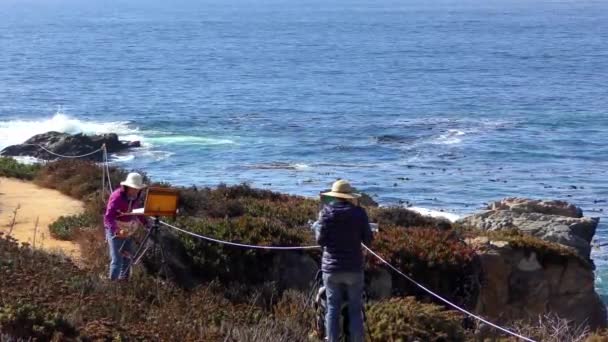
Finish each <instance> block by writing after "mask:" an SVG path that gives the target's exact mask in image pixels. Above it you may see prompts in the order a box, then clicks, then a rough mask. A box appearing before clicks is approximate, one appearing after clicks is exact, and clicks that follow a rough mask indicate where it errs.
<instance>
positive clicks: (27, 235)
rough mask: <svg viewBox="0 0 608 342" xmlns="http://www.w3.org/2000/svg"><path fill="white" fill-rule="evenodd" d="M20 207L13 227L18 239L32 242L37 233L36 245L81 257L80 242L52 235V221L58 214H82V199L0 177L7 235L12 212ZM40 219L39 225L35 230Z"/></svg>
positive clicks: (1, 222) (1, 218)
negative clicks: (60, 238) (50, 228)
mask: <svg viewBox="0 0 608 342" xmlns="http://www.w3.org/2000/svg"><path fill="white" fill-rule="evenodd" d="M17 207H19V209H18V210H17V216H16V220H15V225H14V227H13V230H12V236H13V237H14V238H15V239H17V240H18V241H21V242H27V243H29V244H31V245H33V244H34V233H35V232H36V234H35V235H36V240H35V244H36V246H35V247H36V248H43V249H45V250H49V251H58V250H59V251H61V252H63V253H64V254H66V255H68V256H70V257H71V258H73V259H74V260H78V259H79V258H80V249H79V248H78V245H76V244H75V243H73V242H70V241H60V240H56V239H53V238H52V237H51V235H50V233H49V224H51V223H53V222H54V221H55V220H56V219H57V218H59V216H62V215H63V216H65V215H73V214H78V213H81V212H82V211H83V204H82V202H80V201H77V200H75V199H72V198H70V197H68V196H65V195H63V194H61V193H60V192H58V191H56V190H51V189H45V188H41V187H39V186H37V185H35V184H33V183H31V182H24V181H20V180H15V179H10V178H1V177H0V232H3V233H5V234H7V233H8V232H9V230H10V229H11V228H10V225H11V222H12V221H13V216H14V214H13V213H14V211H15V209H16V208H17ZM37 219H38V228H37V229H35V227H36V220H37Z"/></svg>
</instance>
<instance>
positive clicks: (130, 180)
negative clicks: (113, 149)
mask: <svg viewBox="0 0 608 342" xmlns="http://www.w3.org/2000/svg"><path fill="white" fill-rule="evenodd" d="M120 185H124V186H128V187H129V188H133V189H137V190H141V189H143V188H145V187H146V185H145V184H144V178H143V177H142V176H141V175H140V174H139V173H136V172H132V173H129V175H127V179H125V180H124V181H122V182H120Z"/></svg>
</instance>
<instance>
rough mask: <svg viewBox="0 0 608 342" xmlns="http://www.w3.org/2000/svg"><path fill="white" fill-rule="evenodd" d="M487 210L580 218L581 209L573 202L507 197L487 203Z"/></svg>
mask: <svg viewBox="0 0 608 342" xmlns="http://www.w3.org/2000/svg"><path fill="white" fill-rule="evenodd" d="M488 209H489V210H511V211H517V212H520V213H539V214H545V215H557V216H566V217H574V218H580V217H583V210H582V209H581V208H579V207H577V206H575V205H574V204H570V203H568V202H564V201H554V200H534V199H527V198H519V197H507V198H505V199H503V200H500V201H497V202H494V203H491V204H490V205H488Z"/></svg>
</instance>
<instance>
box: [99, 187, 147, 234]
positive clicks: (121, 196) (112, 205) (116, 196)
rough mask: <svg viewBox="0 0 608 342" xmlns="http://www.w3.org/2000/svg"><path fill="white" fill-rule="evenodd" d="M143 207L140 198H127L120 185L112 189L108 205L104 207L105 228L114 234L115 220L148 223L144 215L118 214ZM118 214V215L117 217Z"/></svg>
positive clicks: (116, 225) (116, 229) (115, 230)
mask: <svg viewBox="0 0 608 342" xmlns="http://www.w3.org/2000/svg"><path fill="white" fill-rule="evenodd" d="M142 207H143V201H142V199H141V198H139V197H138V198H137V199H135V200H133V201H131V200H129V198H128V197H127V193H126V192H125V191H124V190H123V188H122V187H120V188H118V189H116V190H114V192H113V193H112V195H110V199H109V200H108V205H107V207H106V213H105V215H104V216H103V224H104V226H105V228H106V229H109V230H110V232H111V233H112V234H116V232H117V231H118V223H117V222H119V221H120V222H130V221H133V220H139V221H140V222H141V223H142V224H143V225H144V226H146V225H147V224H148V221H147V220H146V217H145V216H120V215H121V214H123V213H128V212H130V211H132V210H133V209H138V208H142ZM119 216H120V217H119Z"/></svg>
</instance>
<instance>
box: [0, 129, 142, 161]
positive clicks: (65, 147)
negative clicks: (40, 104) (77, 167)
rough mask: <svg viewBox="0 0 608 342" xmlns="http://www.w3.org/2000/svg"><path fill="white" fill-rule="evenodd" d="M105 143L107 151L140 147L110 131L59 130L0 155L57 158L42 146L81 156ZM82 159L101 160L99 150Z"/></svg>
mask: <svg viewBox="0 0 608 342" xmlns="http://www.w3.org/2000/svg"><path fill="white" fill-rule="evenodd" d="M104 144H105V145H106V148H107V150H108V153H115V152H120V151H124V150H126V149H129V148H132V147H140V143H139V142H138V141H121V140H119V139H118V135H116V134H113V133H110V134H103V135H84V134H67V133H59V132H47V133H43V134H38V135H35V136H33V137H31V138H30V139H28V140H27V141H26V142H25V143H23V144H19V145H12V146H9V147H7V148H5V149H4V150H2V151H1V152H0V155H3V156H9V157H16V156H30V157H36V158H38V159H43V160H53V159H57V156H56V155H54V154H52V153H49V152H47V151H45V150H44V149H42V148H40V146H42V147H44V148H45V149H46V150H49V151H51V152H53V153H56V154H60V155H65V156H81V155H85V154H88V153H92V152H94V151H96V150H99V149H100V148H101V146H102V145H104ZM83 159H88V160H94V161H102V160H103V155H102V153H101V152H99V153H94V154H91V155H89V156H86V157H83Z"/></svg>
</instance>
